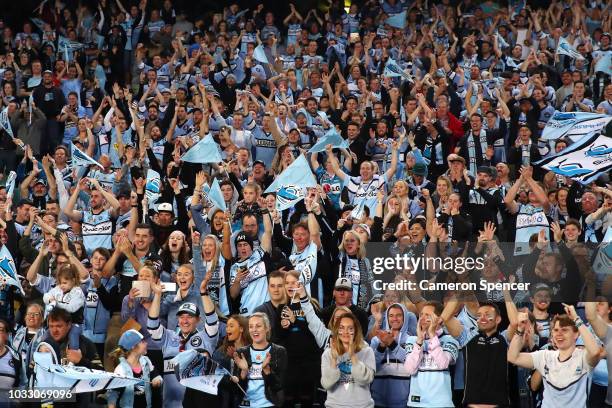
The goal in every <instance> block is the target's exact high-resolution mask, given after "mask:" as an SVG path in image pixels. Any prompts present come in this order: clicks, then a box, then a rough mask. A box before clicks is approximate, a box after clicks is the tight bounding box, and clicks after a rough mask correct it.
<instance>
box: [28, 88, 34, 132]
mask: <svg viewBox="0 0 612 408" xmlns="http://www.w3.org/2000/svg"><path fill="white" fill-rule="evenodd" d="M33 107H34V92H31V93H30V96H29V97H28V113H29V114H30V115H29V116H30V122H29V123H30V125H31V124H32V109H33Z"/></svg>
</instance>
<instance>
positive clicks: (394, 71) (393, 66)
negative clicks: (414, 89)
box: [383, 58, 414, 82]
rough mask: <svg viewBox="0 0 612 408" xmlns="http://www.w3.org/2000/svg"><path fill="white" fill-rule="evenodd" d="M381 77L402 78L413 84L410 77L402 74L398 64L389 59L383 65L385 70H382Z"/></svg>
mask: <svg viewBox="0 0 612 408" xmlns="http://www.w3.org/2000/svg"><path fill="white" fill-rule="evenodd" d="M383 76H386V77H391V78H394V77H402V78H404V79H405V80H407V81H409V82H414V81H413V80H412V77H411V76H410V75H408V74H407V73H406V72H404V70H403V69H402V67H400V66H399V64H398V63H397V62H395V60H394V59H392V58H389V59H388V60H387V63H386V64H385V69H384V70H383Z"/></svg>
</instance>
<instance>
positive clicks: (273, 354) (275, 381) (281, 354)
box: [234, 343, 287, 407]
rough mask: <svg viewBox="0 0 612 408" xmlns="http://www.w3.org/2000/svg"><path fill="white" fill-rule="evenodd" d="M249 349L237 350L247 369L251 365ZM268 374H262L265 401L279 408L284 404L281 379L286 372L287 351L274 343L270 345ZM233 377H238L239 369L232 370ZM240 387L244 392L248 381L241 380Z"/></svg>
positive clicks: (248, 347)
mask: <svg viewBox="0 0 612 408" xmlns="http://www.w3.org/2000/svg"><path fill="white" fill-rule="evenodd" d="M250 347H251V346H247V347H242V348H240V349H238V353H240V354H241V355H243V356H244V358H246V360H247V363H248V365H249V367H250V366H251V365H252V364H253V361H252V360H251V353H250ZM270 368H271V371H270V374H264V373H262V375H263V379H264V387H265V394H266V399H267V400H268V401H270V402H271V403H273V404H274V406H276V407H280V406H282V405H283V403H284V402H285V392H284V390H283V378H284V376H285V371H286V370H287V350H285V348H284V347H283V346H279V345H277V344H274V343H270ZM234 370H235V375H238V376H239V375H240V372H239V370H240V369H239V368H238V366H236V367H235V368H234ZM240 383H241V384H240V385H241V386H242V388H243V389H244V390H245V391H246V390H247V388H248V379H247V380H241V381H240Z"/></svg>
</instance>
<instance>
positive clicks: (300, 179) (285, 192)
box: [265, 154, 317, 211]
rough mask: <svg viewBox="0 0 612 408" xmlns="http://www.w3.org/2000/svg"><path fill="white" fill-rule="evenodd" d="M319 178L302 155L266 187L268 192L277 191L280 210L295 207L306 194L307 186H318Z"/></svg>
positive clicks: (277, 207)
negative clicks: (317, 178) (316, 177)
mask: <svg viewBox="0 0 612 408" xmlns="http://www.w3.org/2000/svg"><path fill="white" fill-rule="evenodd" d="M316 185H317V180H316V179H315V177H314V175H313V174H312V170H311V169H310V165H309V164H308V160H306V156H304V155H303V154H302V155H300V157H298V158H297V159H295V161H294V162H293V163H291V165H289V167H287V168H286V169H285V170H284V171H283V172H282V173H281V174H279V175H278V177H276V179H275V180H274V181H273V182H272V184H270V187H268V188H267V189H266V191H265V192H266V193H276V209H277V210H278V211H282V210H286V209H287V208H290V207H293V206H294V205H295V204H297V203H298V202H300V201H301V200H303V199H304V197H305V196H306V192H305V190H306V188H308V187H316Z"/></svg>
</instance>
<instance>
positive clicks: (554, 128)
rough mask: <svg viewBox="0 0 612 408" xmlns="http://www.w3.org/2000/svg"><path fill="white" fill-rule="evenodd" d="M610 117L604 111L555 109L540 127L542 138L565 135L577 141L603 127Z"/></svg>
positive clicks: (548, 138) (611, 117) (555, 138)
mask: <svg viewBox="0 0 612 408" xmlns="http://www.w3.org/2000/svg"><path fill="white" fill-rule="evenodd" d="M611 119H612V116H608V115H606V114H605V113H591V112H559V111H555V113H554V114H553V115H552V117H551V118H550V120H549V121H548V122H547V123H546V126H545V127H544V129H542V139H546V140H557V139H559V138H561V137H565V136H567V137H569V138H571V139H572V141H574V142H577V141H579V140H580V139H581V138H582V137H583V136H585V135H588V134H589V133H593V132H598V131H600V130H601V129H603V128H604V127H605V126H606V125H607V124H608V122H610V120H611Z"/></svg>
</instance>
